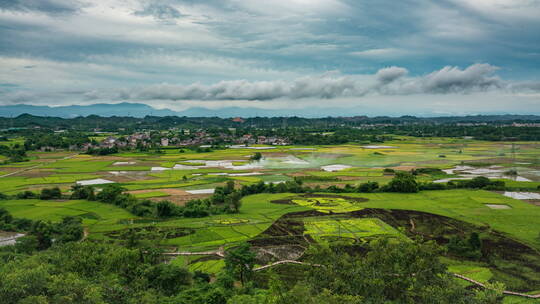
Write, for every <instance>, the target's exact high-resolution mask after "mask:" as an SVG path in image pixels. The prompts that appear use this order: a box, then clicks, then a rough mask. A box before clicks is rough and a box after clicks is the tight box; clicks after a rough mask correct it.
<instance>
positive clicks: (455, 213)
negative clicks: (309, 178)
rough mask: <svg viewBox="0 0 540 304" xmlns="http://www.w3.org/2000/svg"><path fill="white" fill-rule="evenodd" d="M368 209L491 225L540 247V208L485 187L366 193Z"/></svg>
mask: <svg viewBox="0 0 540 304" xmlns="http://www.w3.org/2000/svg"><path fill="white" fill-rule="evenodd" d="M350 196H351V197H363V198H367V199H369V201H368V202H365V203H361V206H362V207H364V208H384V209H403V210H416V211H423V212H428V213H433V214H438V215H443V216H448V217H451V218H455V219H458V220H462V221H465V222H469V223H473V224H476V225H481V226H489V227H491V228H492V229H495V230H497V231H500V232H504V233H506V234H507V235H508V236H510V237H511V238H513V239H515V240H518V241H522V242H524V243H527V244H529V245H532V246H534V247H536V248H539V249H540V240H539V239H538V232H539V231H540V208H538V207H537V206H534V205H532V204H529V203H525V202H523V201H520V200H515V199H512V198H508V197H505V196H503V195H500V194H497V193H493V192H489V191H483V190H447V191H422V192H420V193H413V194H405V193H362V194H351V195H350ZM492 202H493V203H495V204H506V205H508V206H510V207H511V209H504V210H496V209H490V208H488V207H486V206H485V204H491V203H492Z"/></svg>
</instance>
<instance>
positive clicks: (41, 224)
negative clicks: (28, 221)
mask: <svg viewBox="0 0 540 304" xmlns="http://www.w3.org/2000/svg"><path fill="white" fill-rule="evenodd" d="M53 232H54V228H53V225H52V224H51V223H50V222H45V221H36V222H34V224H33V225H32V228H31V230H30V233H31V234H32V235H35V236H36V238H37V241H38V246H37V248H38V250H43V249H47V248H49V247H51V245H52V234H53Z"/></svg>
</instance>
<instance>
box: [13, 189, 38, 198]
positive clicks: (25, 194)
mask: <svg viewBox="0 0 540 304" xmlns="http://www.w3.org/2000/svg"><path fill="white" fill-rule="evenodd" d="M16 197H17V198H18V199H32V198H37V197H38V195H37V194H35V193H34V192H32V191H28V190H26V191H23V192H19V193H17V195H16Z"/></svg>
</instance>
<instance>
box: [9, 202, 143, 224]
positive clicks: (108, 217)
mask: <svg viewBox="0 0 540 304" xmlns="http://www.w3.org/2000/svg"><path fill="white" fill-rule="evenodd" d="M0 207H2V208H5V209H6V210H8V211H9V212H10V213H11V214H12V215H13V216H14V217H15V218H28V219H31V220H47V221H51V222H58V221H61V220H62V218H63V217H65V216H80V217H82V219H83V225H84V226H87V227H95V226H100V225H110V224H114V223H116V222H117V221H118V220H122V219H129V218H135V216H134V215H132V214H131V213H129V212H127V211H125V210H124V209H121V208H119V207H116V206H114V205H109V204H104V203H99V202H90V201H84V200H73V201H41V200H35V199H32V200H6V201H0Z"/></svg>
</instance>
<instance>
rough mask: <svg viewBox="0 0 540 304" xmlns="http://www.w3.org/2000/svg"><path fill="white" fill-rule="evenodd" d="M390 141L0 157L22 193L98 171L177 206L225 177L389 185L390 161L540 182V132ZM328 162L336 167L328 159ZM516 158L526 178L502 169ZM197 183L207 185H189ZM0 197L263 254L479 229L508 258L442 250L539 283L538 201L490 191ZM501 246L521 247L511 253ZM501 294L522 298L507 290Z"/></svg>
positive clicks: (94, 223) (467, 268)
mask: <svg viewBox="0 0 540 304" xmlns="http://www.w3.org/2000/svg"><path fill="white" fill-rule="evenodd" d="M384 145H385V146H388V147H365V146H361V145H340V146H311V147H305V148H306V149H304V150H300V149H297V148H295V147H292V146H282V147H276V148H275V149H269V150H257V151H260V152H262V154H263V161H260V162H256V161H251V160H250V159H249V158H250V157H251V155H253V150H250V149H226V150H217V151H213V152H209V153H196V152H194V151H189V150H188V151H187V152H180V151H179V150H178V149H166V150H164V153H160V154H158V153H150V152H148V153H142V152H141V153H140V152H129V153H128V152H126V153H119V154H117V155H114V156H88V155H74V153H71V152H70V153H68V152H48V153H47V152H36V153H32V154H31V155H30V157H31V160H30V161H29V162H26V163H20V164H10V165H3V166H0V172H1V173H2V175H3V174H10V173H12V175H9V176H4V177H1V178H0V182H1V186H0V187H1V190H0V192H2V193H6V194H16V193H18V192H21V191H24V190H31V191H38V190H40V189H41V188H45V187H51V186H59V187H60V188H61V190H62V192H64V194H69V193H70V188H71V186H72V185H74V184H75V182H77V181H83V180H93V179H97V178H101V179H105V180H108V181H111V182H115V183H118V184H120V185H121V186H123V187H124V188H125V189H126V190H128V191H130V193H132V194H133V195H134V196H135V197H137V198H139V199H151V200H156V201H157V200H162V199H166V200H171V201H172V202H174V203H177V204H180V205H181V204H184V203H185V202H186V201H187V200H189V199H191V198H204V197H208V196H209V195H210V194H209V193H210V192H208V190H213V189H214V188H215V187H217V186H221V185H224V184H225V183H226V182H227V181H229V180H232V181H234V183H235V184H236V185H237V186H238V185H248V184H255V183H259V182H264V183H274V184H278V183H282V182H285V181H290V180H292V179H293V178H297V179H301V180H302V181H303V182H304V184H305V185H309V186H312V187H316V186H320V187H329V186H333V185H334V186H340V187H343V186H344V185H347V184H349V185H353V186H354V185H357V184H359V183H362V182H366V181H376V182H378V183H379V184H382V185H384V184H386V183H388V182H389V181H390V180H391V179H392V178H393V176H394V174H393V173H392V170H385V169H393V170H405V171H408V170H411V169H415V168H436V169H452V168H454V167H455V166H470V167H472V168H474V169H481V168H484V169H488V171H489V170H491V171H497V172H500V173H498V174H499V175H500V179H501V180H504V181H505V183H506V185H507V186H510V187H513V188H516V189H525V190H527V191H538V190H537V187H538V186H539V185H540V176H539V175H538V172H539V168H540V157H539V154H538V151H539V149H538V148H540V143H517V145H514V150H512V146H511V144H510V143H504V142H501V143H494V142H481V141H473V140H461V139H456V140H454V139H441V138H425V139H414V140H413V139H411V138H405V137H397V140H394V141H391V142H386V143H385V144H384ZM516 146H517V147H518V148H517V149H516ZM511 152H515V153H511ZM327 165H336V166H331V167H330V168H332V169H331V170H325V167H323V166H327ZM341 165H343V166H341ZM334 168H335V169H334ZM510 169H514V170H516V171H517V173H518V175H519V176H521V177H523V178H525V179H527V180H528V181H516V180H512V177H510V176H504V172H505V171H506V170H510ZM332 170H335V171H332ZM491 171H489V172H491ZM426 172H427V171H426ZM447 172H449V173H445V172H443V171H440V170H439V171H438V170H435V171H433V172H431V173H421V174H419V175H418V176H417V177H416V178H417V180H418V181H421V182H428V181H435V180H439V179H448V178H450V179H451V178H463V174H461V173H456V172H453V171H447ZM460 174H461V175H460ZM465 177H467V176H465ZM100 187H101V186H100V185H96V188H98V189H99V188H100ZM192 190H203V191H202V194H192V193H190V192H189V191H192ZM497 206H503V207H504V208H497ZM0 207H2V208H6V209H7V210H8V211H9V212H10V213H11V214H12V215H13V216H14V217H17V218H29V219H42V220H50V221H53V222H56V221H60V220H61V219H62V217H64V216H80V217H81V218H82V219H83V224H84V226H85V227H86V230H87V232H88V239H90V240H96V241H97V240H105V241H117V240H121V239H122V237H123V233H124V232H125V231H127V230H128V229H139V230H142V229H145V230H148V231H153V232H157V233H158V235H159V236H160V239H158V240H157V241H158V243H159V244H160V245H161V246H163V247H165V248H167V250H169V251H178V252H194V253H196V252H207V251H216V252H217V251H220V250H225V249H227V248H231V247H234V246H236V245H237V244H239V243H241V242H246V241H249V242H251V243H252V245H253V246H254V247H255V248H258V250H259V251H258V257H259V265H263V264H266V263H270V262H274V261H276V260H279V259H301V257H302V255H303V254H304V252H305V250H306V248H307V247H309V246H310V244H312V243H327V244H335V243H343V244H347V245H348V246H356V245H359V244H362V243H365V242H369V241H371V240H373V239H376V238H381V237H384V238H392V239H395V240H398V241H407V240H412V239H414V238H416V237H418V236H420V237H422V238H425V239H433V240H435V241H437V242H439V243H440V244H441V245H443V246H444V245H445V244H446V243H447V242H448V240H449V239H450V238H451V237H452V236H455V235H458V236H461V237H465V236H466V235H467V234H468V233H471V232H477V233H479V234H480V235H481V237H482V238H483V239H484V240H485V242H486V244H487V246H490V247H489V248H491V249H490V250H493V252H496V253H498V254H502V258H501V256H499V257H497V258H492V262H488V261H473V260H467V259H461V258H456V257H455V256H451V255H450V256H444V257H441V258H442V259H443V260H444V261H445V263H447V264H448V265H449V269H450V270H451V271H453V272H455V273H460V274H463V275H467V276H469V277H470V278H473V279H475V280H478V281H480V282H486V281H488V280H498V281H503V282H504V283H505V284H507V286H510V287H513V288H516V289H517V290H529V291H534V290H536V289H538V290H540V275H539V273H540V254H539V251H540V238H539V235H540V234H539V233H540V209H539V208H540V207H538V206H537V205H535V204H534V202H532V201H523V200H516V199H512V198H509V197H505V196H503V195H502V194H501V193H496V192H490V191H483V190H445V191H421V192H419V193H413V194H405V193H348V194H329V193H312V194H294V193H280V194H257V195H251V196H246V197H244V198H243V199H242V207H241V208H240V212H239V213H236V214H224V215H213V216H208V217H203V218H171V219H166V220H163V219H156V218H140V217H137V216H134V215H133V214H131V213H129V212H127V211H126V210H124V209H121V208H118V207H115V206H112V205H108V204H104V203H99V202H91V201H84V200H66V201H41V200H37V199H25V200H4V201H0ZM455 227H461V228H460V229H456V228H455ZM501 246H502V247H501ZM499 247H500V248H499ZM503 247H504V248H507V247H510V248H514V249H516V248H517V249H516V252H515V253H511V252H509V251H505V250H503V249H501V248H503ZM172 263H175V264H179V265H184V266H187V267H189V269H191V270H201V271H205V272H209V273H217V272H218V271H219V270H220V269H221V268H222V267H223V266H224V263H223V260H222V258H221V257H219V256H218V255H211V254H210V255H209V254H202V255H193V256H179V257H176V258H174V259H173V260H172ZM463 284H466V283H463ZM506 301H507V302H508V303H521V302H515V301H518V300H517V299H515V298H511V297H508V298H507V300H506ZM512 301H514V302H512Z"/></svg>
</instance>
